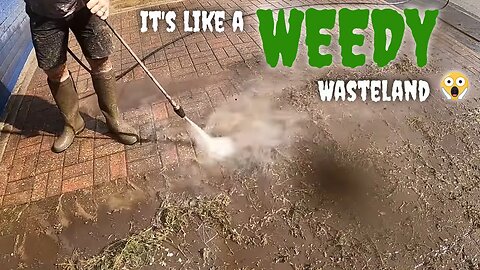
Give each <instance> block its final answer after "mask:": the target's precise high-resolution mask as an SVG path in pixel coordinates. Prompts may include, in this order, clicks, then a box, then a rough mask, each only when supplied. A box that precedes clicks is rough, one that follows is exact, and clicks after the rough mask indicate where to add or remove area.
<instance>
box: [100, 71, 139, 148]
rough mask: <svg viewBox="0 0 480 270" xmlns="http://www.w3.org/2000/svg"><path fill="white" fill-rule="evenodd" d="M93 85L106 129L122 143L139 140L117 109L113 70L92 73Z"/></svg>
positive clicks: (133, 142)
mask: <svg viewBox="0 0 480 270" xmlns="http://www.w3.org/2000/svg"><path fill="white" fill-rule="evenodd" d="M92 81H93V87H94V88H95V92H96V93H97V97H98V105H99V106H100V109H101V110H102V113H103V115H104V116H105V120H106V122H107V126H108V129H109V130H110V132H112V133H113V135H114V136H115V138H116V139H117V140H118V141H119V142H120V143H123V144H127V145H131V144H135V143H136V142H138V140H139V138H140V137H139V136H138V133H137V131H136V130H135V129H134V128H133V127H131V126H129V125H128V124H127V123H125V122H124V121H123V119H122V115H121V114H120V111H119V110H118V105H117V97H116V95H115V89H116V81H115V76H114V73H113V70H110V71H108V72H102V73H99V74H92Z"/></svg>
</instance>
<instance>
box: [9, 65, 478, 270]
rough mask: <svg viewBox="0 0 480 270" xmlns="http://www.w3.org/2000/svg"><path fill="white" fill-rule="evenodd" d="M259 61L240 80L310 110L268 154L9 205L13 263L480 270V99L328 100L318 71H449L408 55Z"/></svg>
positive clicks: (426, 74) (247, 88)
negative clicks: (420, 65)
mask: <svg viewBox="0 0 480 270" xmlns="http://www.w3.org/2000/svg"><path fill="white" fill-rule="evenodd" d="M259 62H261V61H253V62H252V63H246V64H245V65H241V66H238V67H236V71H235V73H234V74H233V75H229V76H230V78H231V79H232V80H233V81H234V82H236V83H239V84H240V86H241V87H240V88H239V89H241V91H244V92H248V93H250V92H252V91H254V92H255V93H256V94H257V95H260V96H262V95H263V96H265V95H266V96H268V97H270V98H271V99H272V100H274V101H275V102H274V105H275V106H278V107H281V108H286V107H288V108H293V109H294V110H296V111H297V112H298V113H301V114H302V115H305V116H306V119H305V122H304V123H303V124H302V128H301V129H300V130H299V131H298V132H296V133H295V135H293V138H294V139H293V140H291V142H290V143H288V144H285V145H281V146H278V147H275V149H271V153H270V154H271V159H270V160H268V161H267V162H251V163H247V164H242V166H226V165H224V166H209V167H204V166H203V165H201V164H199V163H198V162H197V161H195V160H192V161H191V162H189V163H186V164H181V165H180V166H179V167H178V168H168V169H164V170H160V171H154V172H152V173H149V174H147V175H141V176H138V177H136V178H132V179H129V181H128V182H122V183H111V184H110V185H107V186H104V187H102V188H100V189H95V190H84V191H79V192H76V193H72V194H67V195H64V196H62V197H57V198H53V199H49V200H46V201H42V202H40V203H37V204H31V205H27V206H18V207H16V208H10V209H3V210H2V214H1V215H0V216H1V217H0V228H1V235H2V236H5V237H0V247H2V248H3V247H6V246H13V247H14V248H13V249H12V250H9V249H6V250H2V253H1V257H0V258H1V259H0V260H1V261H2V264H3V265H4V269H22V268H23V269H54V268H55V265H57V267H58V268H60V269H62V268H63V269H76V268H79V269H124V268H122V267H124V266H126V268H125V269H140V268H141V269H159V267H162V268H167V269H479V268H480V264H479V258H478V254H480V247H479V241H480V234H479V232H480V231H479V230H480V205H479V201H478V198H479V195H480V194H479V193H480V191H479V187H480V167H479V165H478V164H480V155H479V152H478V149H479V147H478V141H479V140H478V139H479V136H480V135H479V134H480V125H479V124H480V122H479V121H480V120H479V119H480V111H479V109H478V104H477V103H478V101H477V100H476V99H470V100H468V101H466V102H465V103H459V104H458V105H457V104H455V105H452V104H450V103H445V102H444V101H443V100H442V99H441V93H439V92H433V93H432V96H431V97H430V98H429V99H428V101H427V102H425V103H418V102H406V103H388V104H387V103H383V104H365V103H363V102H354V103H322V102H321V101H320V100H319V98H318V94H317V92H316V90H315V80H317V79H320V78H325V77H341V78H343V79H346V78H370V77H378V78H393V77H394V78H401V77H404V78H411V77H422V78H427V79H429V81H431V82H432V85H435V83H436V82H438V81H439V80H440V79H439V77H440V76H441V75H438V74H437V70H436V69H435V68H431V69H428V70H423V71H422V70H416V69H414V68H413V66H412V65H411V63H410V62H409V60H407V59H400V60H398V61H397V63H396V64H394V65H392V67H391V68H388V69H384V70H381V71H380V72H379V71H378V70H375V69H373V68H372V67H369V66H367V67H365V68H363V69H361V70H358V71H355V72H349V71H346V70H344V69H330V70H327V71H317V70H305V69H304V68H303V67H301V66H297V67H296V68H295V69H292V70H289V69H278V70H275V71H272V70H271V69H268V68H265V67H264V66H262V65H261V64H260V63H259ZM240 78H241V79H240ZM136 83H138V84H144V83H145V82H144V81H143V82H132V84H136ZM178 85H182V83H178ZM183 85H185V86H186V85H188V84H183ZM147 88H148V87H147ZM148 89H150V90H152V89H151V88H148ZM148 89H147V90H145V92H144V93H145V98H147V99H148V98H150V97H151V96H152V95H154V94H153V92H151V91H150V90H148ZM189 89H190V90H191V91H194V90H195V89H196V87H195V86H192V87H190V88H189ZM181 93H182V92H181V91H179V92H176V95H181ZM137 98H138V97H137ZM148 100H149V99H148ZM229 102H235V100H234V99H232V100H230V101H229ZM126 106H127V107H128V106H129V105H128V104H127V105H126ZM131 106H135V105H131ZM175 131H176V130H175ZM179 132H181V131H179ZM173 135H175V134H173ZM177 135H178V134H177ZM179 138H182V136H180V137H179ZM180 140H181V139H180ZM52 209H53V211H52ZM12 235H14V236H12ZM11 243H14V245H11ZM102 265H103V267H102ZM114 266H115V267H116V268H115V267H114ZM140 266H142V267H140ZM75 267H76V268H75Z"/></svg>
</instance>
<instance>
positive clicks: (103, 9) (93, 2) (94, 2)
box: [87, 0, 110, 20]
mask: <svg viewBox="0 0 480 270" xmlns="http://www.w3.org/2000/svg"><path fill="white" fill-rule="evenodd" d="M87 8H88V9H90V11H91V12H92V14H95V15H97V16H98V17H100V18H101V19H102V20H106V19H107V18H108V15H110V0H90V1H88V2H87Z"/></svg>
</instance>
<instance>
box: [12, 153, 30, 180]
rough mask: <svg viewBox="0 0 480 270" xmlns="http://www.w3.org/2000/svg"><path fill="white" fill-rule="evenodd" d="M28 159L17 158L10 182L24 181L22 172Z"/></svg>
mask: <svg viewBox="0 0 480 270" xmlns="http://www.w3.org/2000/svg"><path fill="white" fill-rule="evenodd" d="M25 160H26V157H22V158H16V159H15V160H14V161H13V164H14V165H13V166H12V168H11V170H10V174H9V177H8V182H13V181H18V180H20V179H22V170H23V165H24V164H25Z"/></svg>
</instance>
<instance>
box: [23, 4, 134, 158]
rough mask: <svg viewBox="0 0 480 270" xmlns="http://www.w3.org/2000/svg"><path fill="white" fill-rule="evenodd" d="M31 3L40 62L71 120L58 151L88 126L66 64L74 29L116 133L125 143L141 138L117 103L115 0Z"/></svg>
mask: <svg viewBox="0 0 480 270" xmlns="http://www.w3.org/2000/svg"><path fill="white" fill-rule="evenodd" d="M25 3H26V12H27V14H28V16H29V17H30V29H31V35H32V40H33V45H34V48H35V52H36V56H37V61H38V66H39V67H40V68H41V69H42V70H44V71H45V73H46V74H47V81H48V85H49V88H50V90H51V92H52V95H53V97H54V100H55V103H56V105H57V107H58V108H59V109H60V112H61V113H62V115H63V118H64V120H65V121H64V122H65V124H64V127H63V132H62V133H61V134H60V135H59V136H58V137H56V139H55V141H54V143H53V146H52V151H54V152H56V153H60V152H63V151H65V150H66V149H67V148H68V147H69V146H70V145H71V144H72V142H73V141H74V138H75V135H77V134H79V133H80V132H82V131H83V129H84V128H85V122H84V120H83V119H82V116H81V115H80V113H79V105H78V103H79V102H78V94H77V92H76V89H75V86H74V82H73V80H72V77H71V76H70V72H69V71H68V68H67V65H66V60H67V48H68V35H69V29H70V30H71V31H72V32H73V34H74V35H75V38H76V39H77V41H78V43H79V45H80V47H81V49H82V52H83V54H84V55H85V57H86V59H87V61H88V63H89V65H90V67H91V77H92V82H93V87H94V89H95V92H96V94H97V97H98V103H99V107H100V109H101V111H102V113H103V115H104V116H105V120H106V123H107V126H108V128H109V130H110V132H111V133H112V134H113V135H114V137H115V138H116V139H117V141H119V142H120V143H123V144H127V145H131V144H135V143H136V142H138V140H139V136H138V133H137V131H136V130H135V129H134V128H132V127H131V126H130V125H128V124H127V123H126V122H124V121H123V120H122V116H121V114H120V112H119V109H118V106H117V100H116V94H115V90H116V89H115V88H116V80H115V75H114V71H113V67H112V63H111V61H110V60H109V56H110V55H111V54H112V51H113V43H112V39H111V38H112V36H111V33H110V32H109V30H108V27H107V26H106V24H105V22H104V21H103V20H105V19H107V18H108V16H109V13H110V1H109V0H90V1H88V2H84V0H25Z"/></svg>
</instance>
